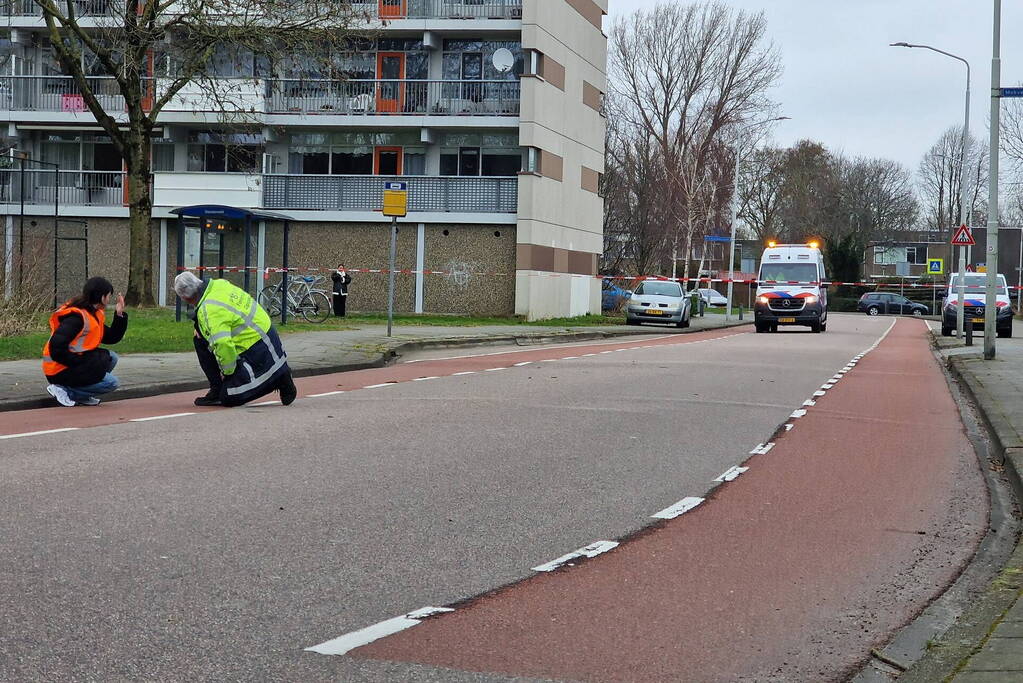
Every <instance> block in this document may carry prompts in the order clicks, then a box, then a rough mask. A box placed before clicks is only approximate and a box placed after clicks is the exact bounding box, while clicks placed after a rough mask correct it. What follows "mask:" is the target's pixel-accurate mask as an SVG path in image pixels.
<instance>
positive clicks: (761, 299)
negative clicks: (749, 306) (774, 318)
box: [757, 296, 771, 306]
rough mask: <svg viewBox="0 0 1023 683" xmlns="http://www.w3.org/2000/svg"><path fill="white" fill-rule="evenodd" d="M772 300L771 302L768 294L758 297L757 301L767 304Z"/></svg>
mask: <svg viewBox="0 0 1023 683" xmlns="http://www.w3.org/2000/svg"><path fill="white" fill-rule="evenodd" d="M770 302H771V300H770V299H768V298H767V297H766V296H758V297H757V303H758V304H764V305H765V306H766V305H767V304H769V303H770Z"/></svg>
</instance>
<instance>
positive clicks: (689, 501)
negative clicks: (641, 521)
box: [653, 496, 704, 519]
mask: <svg viewBox="0 0 1023 683" xmlns="http://www.w3.org/2000/svg"><path fill="white" fill-rule="evenodd" d="M703 500H704V499H703V498H696V497H695V496H689V497H686V498H683V499H682V500H680V501H679V502H677V503H675V504H674V505H672V506H671V507H666V508H664V509H663V510H661V511H660V512H658V513H656V514H654V515H653V517H656V518H657V519H675V518H676V517H678V516H679V515H684V514H685V513H687V512H689V511H690V510H692V509H693V508H694V507H696V506H697V505H699V504H700V503H702V502H703Z"/></svg>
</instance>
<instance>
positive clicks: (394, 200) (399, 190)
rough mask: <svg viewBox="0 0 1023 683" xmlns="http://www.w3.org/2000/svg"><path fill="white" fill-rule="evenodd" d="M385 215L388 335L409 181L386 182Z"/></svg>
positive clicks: (406, 209)
mask: <svg viewBox="0 0 1023 683" xmlns="http://www.w3.org/2000/svg"><path fill="white" fill-rule="evenodd" d="M383 211H384V215H385V216H390V217H391V250H390V252H391V254H390V263H389V266H388V273H387V336H388V337H390V336H391V328H392V327H393V325H394V269H395V261H396V260H397V252H398V218H399V217H401V218H404V217H405V216H407V215H408V183H403V182H397V181H387V182H385V183H384V209H383Z"/></svg>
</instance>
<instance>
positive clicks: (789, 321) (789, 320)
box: [778, 318, 796, 323]
mask: <svg viewBox="0 0 1023 683" xmlns="http://www.w3.org/2000/svg"><path fill="white" fill-rule="evenodd" d="M778 322H780V323H794V322H796V319H795V318H778Z"/></svg>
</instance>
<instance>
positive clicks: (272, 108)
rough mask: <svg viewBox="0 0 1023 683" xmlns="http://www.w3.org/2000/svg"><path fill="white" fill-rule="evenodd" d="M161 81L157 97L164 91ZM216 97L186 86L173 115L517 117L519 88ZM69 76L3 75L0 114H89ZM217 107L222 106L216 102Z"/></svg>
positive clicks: (282, 86) (227, 86) (95, 87)
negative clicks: (227, 109) (225, 111)
mask: <svg viewBox="0 0 1023 683" xmlns="http://www.w3.org/2000/svg"><path fill="white" fill-rule="evenodd" d="M88 80H89V87H90V88H92V91H93V92H94V93H95V94H96V97H97V98H98V99H99V101H100V104H101V105H102V106H103V108H104V109H105V110H106V111H107V112H108V113H110V114H116V113H118V112H123V111H124V98H123V97H122V96H121V94H120V92H119V90H118V88H117V83H116V82H115V80H114V79H113V78H109V77H94V78H89V79H88ZM160 81H161V79H157V82H156V87H155V90H160V89H161V87H162V86H161V84H160ZM222 82H223V88H222V89H221V88H220V86H219V84H220V83H221V81H218V90H219V91H220V92H219V93H218V97H212V96H211V93H209V92H206V91H204V90H200V89H198V88H190V87H185V88H184V89H183V90H182V91H181V92H179V93H178V94H177V95H176V96H175V97H174V98H172V99H171V101H170V102H169V103H168V104H167V106H166V108H165V111H167V112H192V111H215V110H216V109H217V108H219V107H221V106H223V104H224V103H226V104H228V105H229V106H231V107H233V108H234V109H236V110H238V111H245V112H259V113H262V112H266V113H269V114H301V115H313V114H319V115H334V116H511V117H514V116H518V115H519V104H520V93H521V88H520V85H519V81H412V80H351V81H338V80H309V79H264V80H261V81H256V80H253V79H223V81H222ZM79 92H80V91H79V90H78V86H76V85H75V83H74V81H73V80H72V78H71V77H70V76H0V111H30V112H67V113H80V112H86V111H87V109H86V107H85V100H83V99H82V96H81V94H79ZM215 100H216V101H215Z"/></svg>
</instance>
